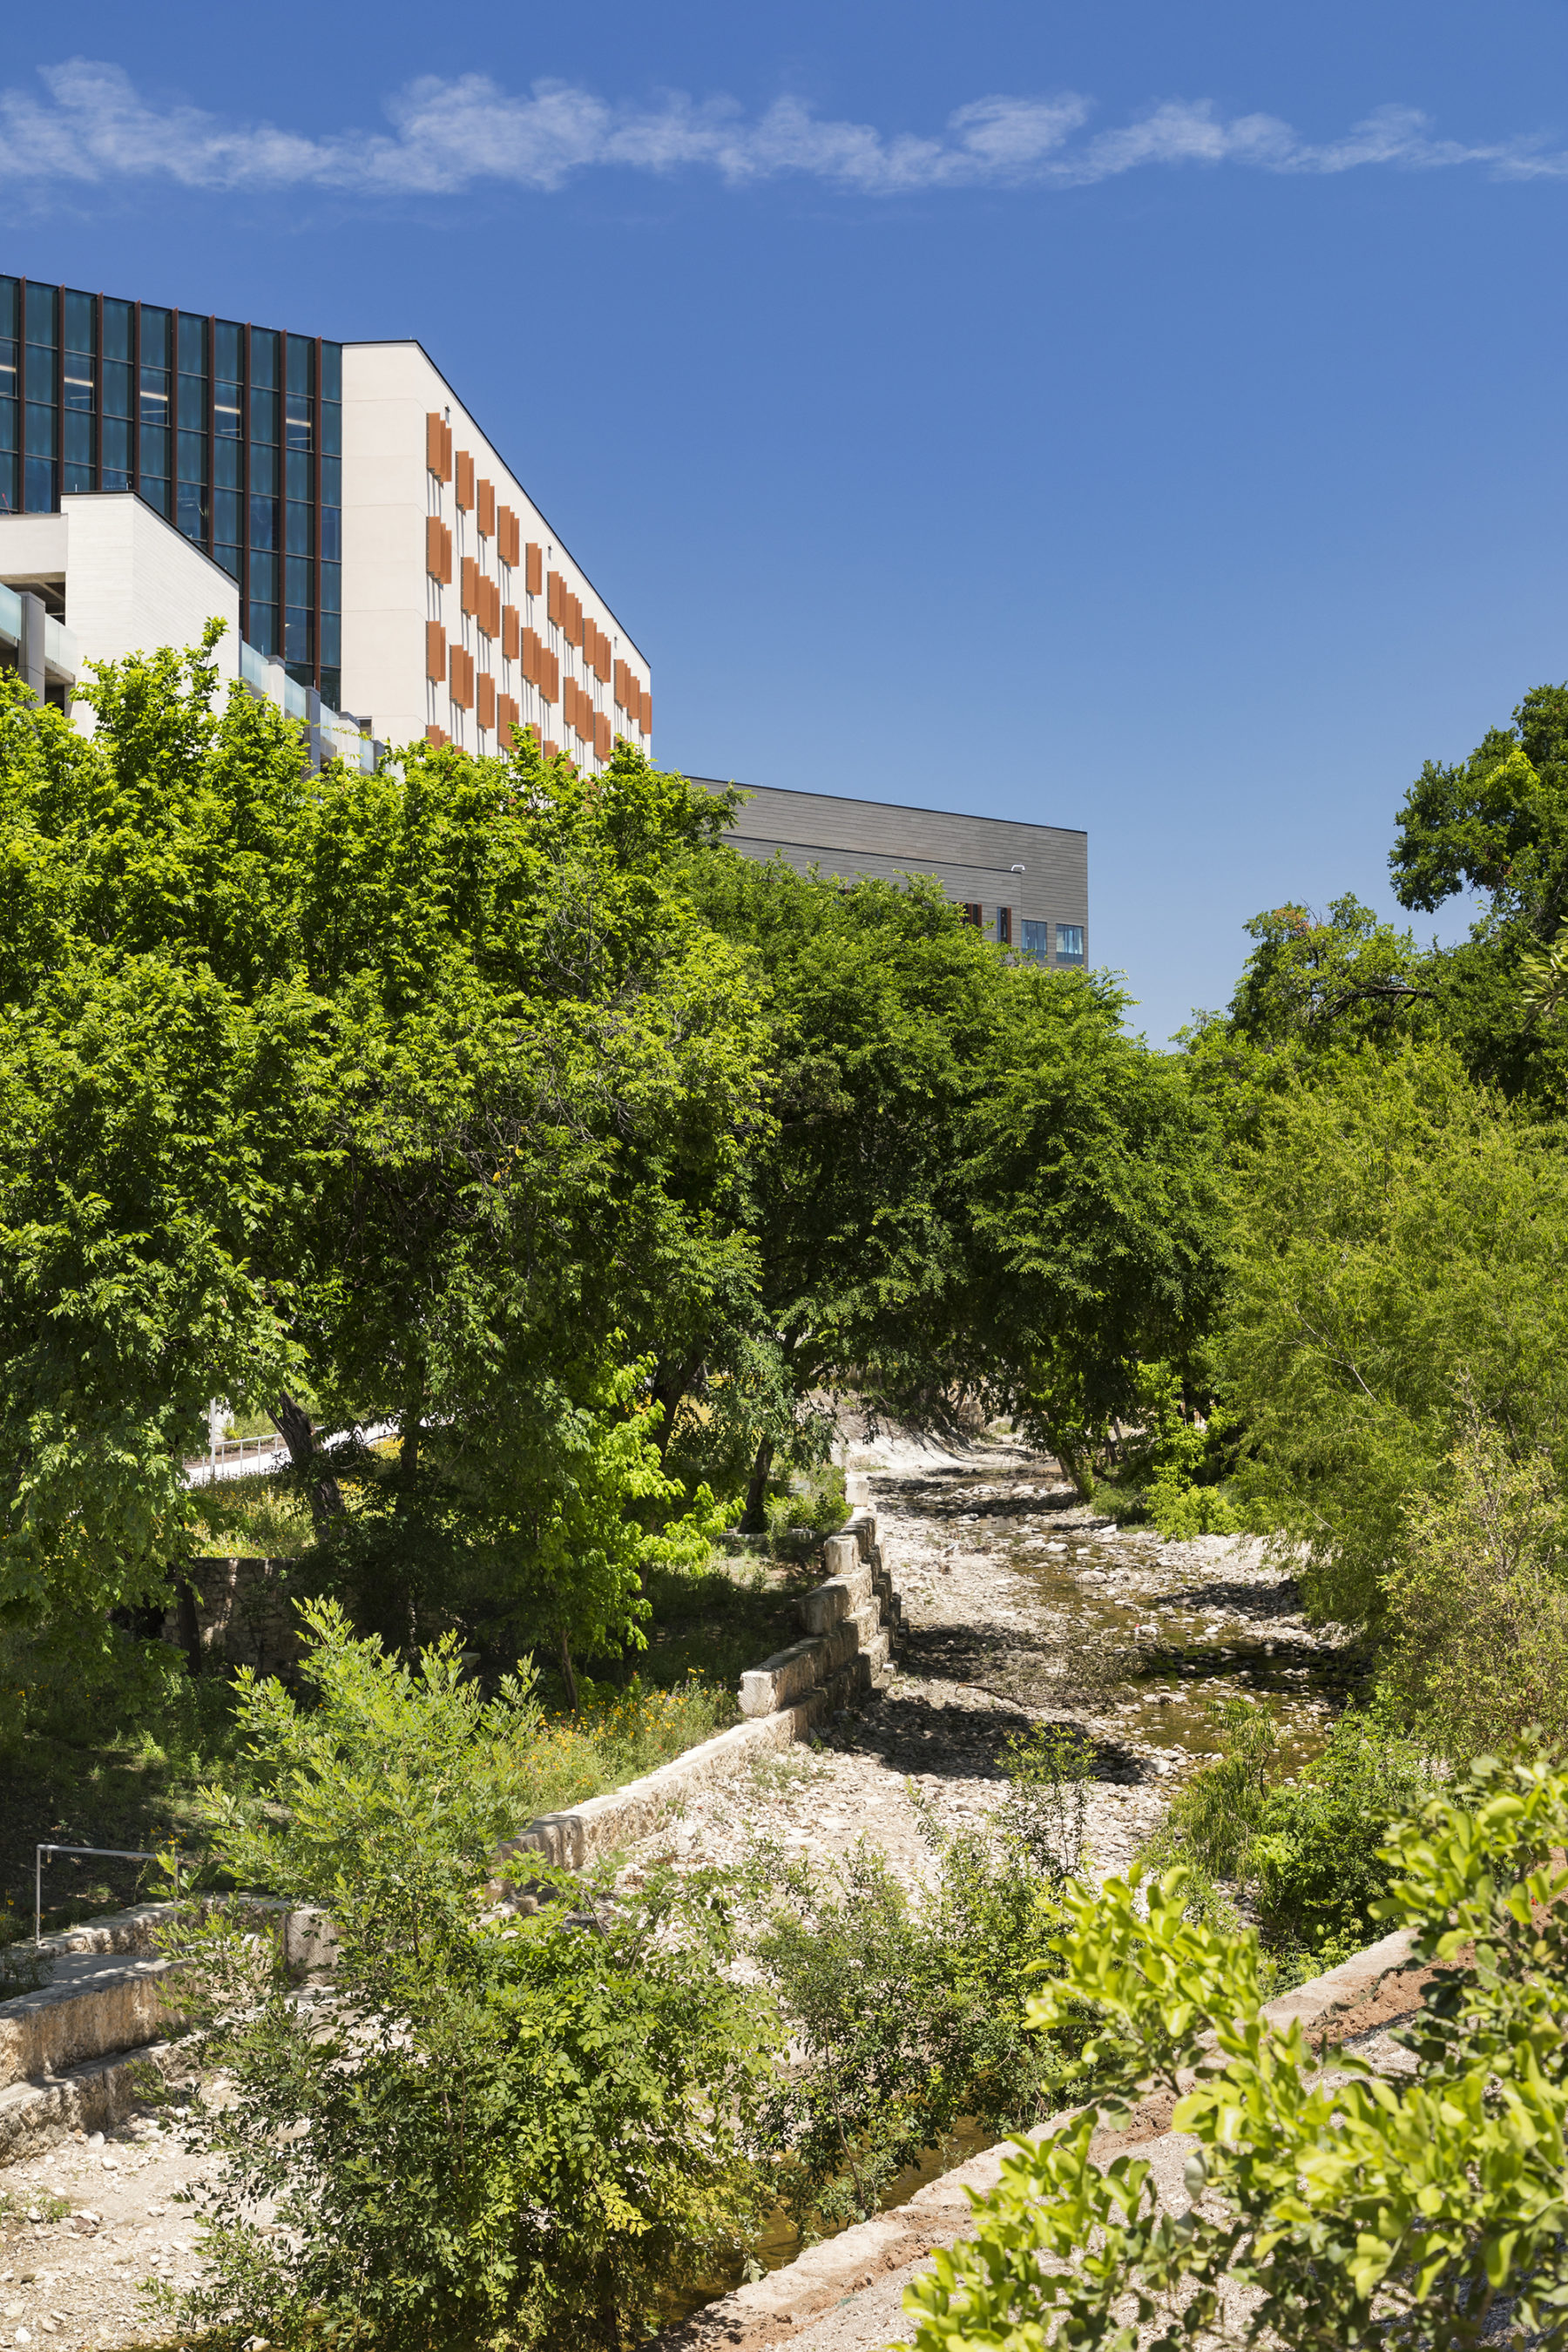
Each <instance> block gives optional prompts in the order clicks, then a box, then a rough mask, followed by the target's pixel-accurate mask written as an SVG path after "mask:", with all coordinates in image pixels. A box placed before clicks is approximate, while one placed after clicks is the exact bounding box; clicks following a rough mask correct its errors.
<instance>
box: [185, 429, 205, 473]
mask: <svg viewBox="0 0 1568 2352" xmlns="http://www.w3.org/2000/svg"><path fill="white" fill-rule="evenodd" d="M178 456H179V463H178V472H179V478H180V479H181V481H182V482H205V480H206V478H207V436H206V435H205V433H182V434H181V435H180V436H179V452H178Z"/></svg>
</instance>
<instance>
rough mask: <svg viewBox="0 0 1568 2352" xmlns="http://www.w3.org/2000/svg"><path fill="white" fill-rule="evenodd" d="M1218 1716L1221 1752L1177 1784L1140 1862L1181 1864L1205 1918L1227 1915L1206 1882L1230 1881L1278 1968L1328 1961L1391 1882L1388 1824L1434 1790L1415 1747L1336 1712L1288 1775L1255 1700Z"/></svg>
mask: <svg viewBox="0 0 1568 2352" xmlns="http://www.w3.org/2000/svg"><path fill="white" fill-rule="evenodd" d="M1220 1720H1221V1733H1220V1755H1219V1759H1218V1760H1217V1761H1216V1762H1215V1763H1213V1764H1208V1765H1205V1766H1204V1767H1203V1768H1202V1769H1200V1770H1199V1771H1196V1772H1194V1774H1193V1776H1192V1778H1191V1779H1190V1780H1188V1781H1187V1782H1186V1783H1185V1785H1184V1787H1183V1788H1181V1789H1179V1790H1177V1791H1176V1794H1175V1796H1174V1797H1173V1800H1172V1802H1171V1809H1170V1812H1169V1814H1168V1816H1167V1818H1166V1821H1165V1822H1164V1824H1163V1827H1162V1828H1161V1830H1160V1831H1159V1832H1157V1833H1156V1835H1155V1837H1154V1838H1153V1839H1152V1840H1151V1841H1150V1843H1149V1846H1148V1847H1147V1848H1146V1849H1145V1855H1144V1859H1145V1862H1146V1864H1149V1865H1152V1866H1153V1867H1155V1868H1158V1867H1160V1866H1162V1865H1163V1864H1166V1863H1170V1862H1173V1861H1177V1862H1181V1863H1183V1864H1187V1865H1189V1866H1190V1868H1191V1871H1192V1873H1193V1875H1192V1877H1191V1879H1190V1881H1189V1882H1188V1884H1189V1897H1190V1899H1191V1900H1193V1901H1194V1903H1195V1904H1196V1906H1198V1911H1199V1913H1200V1914H1201V1916H1205V1917H1207V1918H1208V1919H1209V1921H1210V1922H1211V1924H1217V1923H1218V1922H1219V1921H1220V1920H1221V1919H1223V1918H1224V1917H1225V1916H1226V1906H1225V1905H1224V1903H1223V1902H1220V1903H1217V1904H1216V1903H1215V1899H1214V1898H1215V1893H1216V1891H1217V1890H1216V1886H1215V1882H1222V1881H1223V1882H1227V1883H1228V1884H1229V1885H1232V1886H1233V1887H1234V1888H1235V1890H1236V1893H1237V1896H1238V1897H1239V1898H1240V1900H1241V1901H1242V1902H1243V1903H1245V1904H1246V1905H1247V1906H1248V1907H1249V1908H1250V1910H1251V1911H1252V1912H1253V1914H1254V1915H1255V1916H1256V1918H1257V1920H1258V1927H1259V1931H1260V1934H1261V1936H1262V1940H1263V1946H1264V1949H1265V1950H1266V1952H1268V1954H1270V1955H1271V1956H1272V1958H1274V1960H1275V1961H1276V1962H1278V1963H1279V1964H1280V1965H1281V1967H1282V1969H1283V1971H1284V1972H1285V1973H1287V1974H1289V1975H1291V1976H1294V1977H1300V1976H1302V1975H1311V1974H1313V1973H1315V1972H1316V1970H1317V1969H1321V1968H1327V1967H1332V1966H1333V1965H1334V1963H1335V1962H1336V1961H1337V1960H1339V1959H1342V1958H1344V1957H1345V1955H1346V1954H1347V1953H1350V1952H1352V1951H1354V1950H1356V1949H1357V1948H1359V1947H1360V1946H1361V1945H1362V1944H1364V1943H1365V1942H1367V1941H1368V1940H1369V1938H1370V1937H1371V1935H1372V1933H1373V1929H1372V1927H1371V1925H1370V1922H1371V1920H1372V1918H1373V1914H1374V1912H1375V1908H1376V1906H1377V1904H1378V1903H1379V1901H1380V1900H1381V1899H1382V1897H1383V1896H1384V1894H1385V1893H1386V1891H1387V1886H1388V1879H1389V1869H1390V1865H1389V1864H1388V1863H1387V1862H1386V1861H1385V1860H1384V1859H1382V1858H1381V1854H1380V1849H1381V1846H1382V1843H1383V1840H1384V1835H1385V1833H1386V1832H1387V1830H1388V1828H1389V1825H1390V1824H1391V1823H1392V1822H1396V1821H1398V1820H1399V1819H1400V1818H1401V1817H1402V1816H1403V1815H1404V1814H1406V1813H1408V1812H1411V1811H1415V1810H1416V1809H1417V1808H1418V1807H1419V1806H1420V1805H1422V1804H1423V1803H1424V1802H1425V1801H1426V1799H1427V1797H1429V1796H1430V1795H1431V1793H1432V1788H1433V1780H1432V1774H1431V1770H1430V1769H1429V1767H1428V1765H1427V1763H1426V1759H1425V1757H1424V1755H1423V1753H1422V1750H1421V1749H1420V1748H1419V1747H1418V1746H1417V1745H1416V1744H1415V1742H1414V1741H1412V1740H1409V1739H1406V1738H1402V1737H1401V1736H1400V1735H1399V1734H1398V1733H1396V1732H1394V1731H1392V1730H1390V1729H1389V1728H1388V1727H1387V1726H1386V1725H1384V1723H1382V1722H1381V1721H1379V1720H1378V1719H1376V1718H1375V1717H1371V1716H1367V1715H1359V1714H1348V1715H1342V1716H1341V1717H1339V1718H1338V1720H1337V1721H1336V1722H1335V1724H1334V1726H1333V1728H1332V1729H1331V1732H1330V1734H1329V1737H1328V1740H1327V1743H1326V1744H1325V1746H1324V1747H1323V1748H1322V1749H1321V1752H1320V1754H1318V1755H1317V1756H1315V1757H1314V1758H1313V1759H1312V1760H1311V1762H1310V1764H1308V1765H1306V1766H1305V1767H1304V1768H1303V1769H1301V1771H1300V1772H1299V1773H1297V1774H1295V1775H1294V1776H1293V1777H1291V1778H1289V1779H1287V1778H1285V1777H1283V1776H1282V1775H1281V1774H1280V1772H1279V1733H1278V1730H1277V1728H1276V1727H1275V1723H1274V1719H1273V1717H1271V1716H1270V1715H1268V1713H1267V1712H1266V1710H1265V1709H1264V1708H1262V1707H1259V1706H1251V1705H1249V1704H1248V1702H1247V1701H1246V1700H1245V1699H1232V1700H1228V1701H1226V1703H1225V1704H1224V1706H1222V1707H1221V1709H1220ZM1231 1916H1232V1919H1233V1924H1234V1911H1233V1912H1232V1915H1231Z"/></svg>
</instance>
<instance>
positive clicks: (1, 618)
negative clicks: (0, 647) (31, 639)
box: [0, 587, 22, 646]
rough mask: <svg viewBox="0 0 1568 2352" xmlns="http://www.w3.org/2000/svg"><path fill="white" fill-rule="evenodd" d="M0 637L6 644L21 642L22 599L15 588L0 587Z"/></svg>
mask: <svg viewBox="0 0 1568 2352" xmlns="http://www.w3.org/2000/svg"><path fill="white" fill-rule="evenodd" d="M0 637H4V638H5V643H6V644H7V645H8V646H20V644H21V642H22V599H21V598H20V596H18V595H17V593H16V590H15V588H5V587H0Z"/></svg>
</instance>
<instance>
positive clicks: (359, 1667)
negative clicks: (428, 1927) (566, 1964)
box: [204, 1601, 550, 1947]
mask: <svg viewBox="0 0 1568 2352" xmlns="http://www.w3.org/2000/svg"><path fill="white" fill-rule="evenodd" d="M300 1619H301V1622H302V1626H303V1629H304V1632H305V1635H306V1646H305V1650H304V1654H303V1657H302V1660H301V1663H300V1680H301V1682H302V1683H303V1685H305V1688H306V1689H307V1690H308V1691H309V1692H310V1694H311V1700H310V1705H308V1706H307V1705H305V1704H303V1703H302V1702H301V1700H300V1699H299V1698H297V1697H296V1696H295V1695H294V1693H293V1692H292V1691H291V1690H289V1688H288V1686H287V1685H285V1684H283V1683H281V1682H279V1681H277V1680H276V1679H273V1678H270V1677H267V1678H263V1677H260V1676H258V1675H255V1674H254V1673H253V1672H252V1671H251V1669H250V1668H249V1667H244V1668H242V1669H241V1671H240V1673H239V1675H237V1678H236V1682H235V1690H234V1711H235V1721H236V1728H237V1734H238V1736H239V1738H240V1740H241V1742H242V1755H243V1759H244V1765H245V1771H244V1777H243V1779H242V1780H240V1781H239V1782H238V1783H237V1784H230V1785H224V1784H216V1783H215V1784H213V1785H212V1786H210V1787H209V1788H208V1789H207V1790H205V1791H204V1815H205V1829H206V1832H207V1835H208V1838H209V1840H210V1841H211V1844H212V1849H213V1852H214V1853H215V1854H216V1855H218V1856H219V1857H221V1859H222V1862H223V1865H224V1867H225V1869H226V1871H227V1872H228V1873H229V1874H230V1875H231V1876H232V1877H233V1878H234V1879H235V1880H236V1881H237V1884H238V1885H241V1886H246V1887H262V1888H267V1889H269V1890H271V1891H274V1892H276V1893H278V1894H279V1895H289V1896H290V1897H291V1898H293V1899H294V1900H296V1901H300V1902H305V1903H317V1904H321V1905H323V1906H326V1907H327V1908H328V1909H329V1910H330V1911H331V1914H332V1916H333V1918H334V1919H336V1920H338V1921H340V1922H341V1923H342V1925H344V1926H345V1927H351V1928H352V1927H353V1924H354V1923H355V1922H357V1921H359V1920H360V1918H361V1916H362V1914H363V1913H364V1912H365V1911H366V1910H367V1908H377V1907H378V1906H384V1905H385V1904H386V1903H388V1902H389V1901H390V1902H391V1903H392V1904H393V1906H394V1916H391V1917H380V1918H378V1920H377V1924H376V1927H375V1932H376V1933H377V1934H381V1935H385V1936H390V1937H399V1936H401V1937H405V1938H406V1940H407V1941H408V1942H409V1943H410V1944H411V1945H412V1946H414V1947H417V1944H418V1941H419V1935H420V1917H421V1912H422V1908H424V1907H433V1908H434V1909H435V1910H437V1912H439V1911H441V1910H442V1909H443V1907H444V1906H447V1905H448V1904H449V1903H450V1901H451V1900H452V1899H453V1897H454V1891H455V1890H460V1889H461V1888H463V1887H465V1886H467V1885H469V1884H470V1883H471V1882H472V1881H473V1879H474V1877H475V1875H476V1874H480V1875H485V1874H488V1872H487V1869H486V1865H487V1864H488V1863H489V1857H490V1855H491V1854H492V1853H494V1851H495V1848H496V1845H497V1843H499V1841H500V1839H501V1838H503V1837H507V1836H510V1835H511V1834H513V1833H514V1832H516V1831H517V1830H518V1829H519V1828H520V1827H521V1824H522V1823H523V1822H526V1821H527V1820H528V1819H529V1818H530V1817H531V1814H532V1813H534V1812H535V1811H539V1810H540V1804H539V1801H538V1800H539V1798H540V1795H541V1793H542V1792H541V1791H540V1790H539V1789H538V1787H537V1784H536V1782H535V1779H534V1761H533V1759H534V1754H535V1750H536V1748H537V1745H538V1738H539V1733H540V1730H541V1728H542V1715H541V1711H540V1708H539V1706H538V1705H537V1702H536V1701H535V1700H534V1698H533V1696H532V1693H531V1687H530V1683H531V1677H530V1676H529V1675H528V1673H527V1671H526V1670H525V1669H524V1670H520V1672H519V1674H518V1675H516V1676H514V1677H512V1678H511V1679H510V1680H509V1681H507V1682H505V1683H503V1684H502V1685H501V1687H500V1691H499V1692H498V1693H497V1695H496V1696H494V1697H493V1698H489V1699H487V1698H486V1697H485V1696H483V1694H482V1693H481V1692H480V1691H479V1689H478V1688H477V1687H476V1685H473V1684H472V1683H469V1682H466V1681H465V1680H464V1678H463V1663H462V1659H461V1656H460V1655H459V1654H458V1643H457V1640H456V1637H455V1636H453V1635H450V1634H447V1635H445V1636H443V1638H442V1639H441V1640H440V1641H438V1642H437V1643H435V1644H434V1645H433V1646H432V1647H431V1648H429V1649H427V1650H426V1651H425V1652H423V1653H422V1654H421V1655H420V1657H419V1659H418V1662H417V1664H416V1665H413V1666H409V1665H405V1664H403V1663H402V1662H401V1661H400V1660H398V1659H397V1658H395V1657H389V1656H388V1655H387V1654H386V1653H385V1652H384V1650H383V1648H382V1645H381V1643H380V1642H379V1641H377V1640H376V1639H375V1638H374V1636H373V1637H369V1638H360V1637H357V1636H356V1635H355V1634H354V1633H353V1632H352V1630H351V1628H350V1626H349V1623H348V1621H347V1619H346V1617H345V1616H344V1614H343V1612H342V1608H341V1607H340V1605H339V1604H338V1603H337V1602H336V1601H305V1602H302V1603H301V1604H300ZM543 1793H544V1795H545V1800H546V1801H548V1796H549V1793H550V1792H548V1791H546V1792H543Z"/></svg>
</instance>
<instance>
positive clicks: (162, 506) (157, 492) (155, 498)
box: [136, 474, 169, 520]
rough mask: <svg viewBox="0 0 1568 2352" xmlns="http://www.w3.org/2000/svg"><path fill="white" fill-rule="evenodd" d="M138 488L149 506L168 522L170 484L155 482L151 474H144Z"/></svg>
mask: <svg viewBox="0 0 1568 2352" xmlns="http://www.w3.org/2000/svg"><path fill="white" fill-rule="evenodd" d="M136 488H138V490H139V491H140V492H141V494H142V497H143V498H144V499H146V501H147V503H148V505H149V506H150V507H153V508H154V509H156V510H157V512H158V513H159V514H161V515H163V517H164V519H165V520H167V518H168V513H169V485H168V483H167V482H161V481H155V480H154V479H153V476H152V475H151V474H143V475H142V477H141V479H140V480H139V481H138V482H137V485H136Z"/></svg>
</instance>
